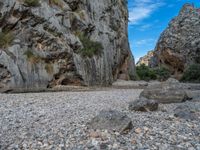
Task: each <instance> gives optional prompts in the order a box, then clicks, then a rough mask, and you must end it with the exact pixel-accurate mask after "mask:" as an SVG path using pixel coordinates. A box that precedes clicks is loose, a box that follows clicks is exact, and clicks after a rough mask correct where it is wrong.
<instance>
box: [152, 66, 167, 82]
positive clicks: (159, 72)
mask: <svg viewBox="0 0 200 150" xmlns="http://www.w3.org/2000/svg"><path fill="white" fill-rule="evenodd" d="M154 72H155V74H156V78H157V80H159V81H165V80H167V79H168V78H169V77H170V75H171V73H170V71H169V70H168V69H166V68H165V67H159V68H155V69H154Z"/></svg>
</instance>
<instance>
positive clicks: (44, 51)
mask: <svg viewBox="0 0 200 150" xmlns="http://www.w3.org/2000/svg"><path fill="white" fill-rule="evenodd" d="M126 5H127V2H126V0H117V1H116V0H81V1H80V0H40V1H39V0H32V1H28V0H0V16H1V18H0V30H1V33H0V48H1V53H0V88H3V89H4V88H8V89H9V88H11V89H12V88H24V89H29V88H39V87H54V86H57V85H108V84H110V83H112V82H113V81H114V80H116V79H117V78H120V77H123V78H125V79H129V78H130V77H131V76H134V59H133V57H132V54H131V52H130V48H129V43H128V38H127V23H128V11H127V6H126Z"/></svg>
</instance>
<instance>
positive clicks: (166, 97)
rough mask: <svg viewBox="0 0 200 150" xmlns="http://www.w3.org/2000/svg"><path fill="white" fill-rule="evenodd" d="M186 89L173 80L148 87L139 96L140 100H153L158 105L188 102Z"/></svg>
mask: <svg viewBox="0 0 200 150" xmlns="http://www.w3.org/2000/svg"><path fill="white" fill-rule="evenodd" d="M185 88H186V87H183V84H181V83H179V82H178V81H177V80H175V79H169V80H167V81H166V82H163V83H160V84H156V85H152V86H149V87H148V88H146V89H144V91H143V92H142V93H141V94H140V98H142V97H144V98H147V99H153V100H156V101H158V102H159V103H181V102H185V101H187V100H190V99H191V98H189V96H188V95H187V92H186V89H185Z"/></svg>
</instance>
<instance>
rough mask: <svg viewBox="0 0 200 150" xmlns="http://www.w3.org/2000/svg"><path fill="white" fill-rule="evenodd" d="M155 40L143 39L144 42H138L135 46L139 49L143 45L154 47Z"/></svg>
mask: <svg viewBox="0 0 200 150" xmlns="http://www.w3.org/2000/svg"><path fill="white" fill-rule="evenodd" d="M155 41H156V40H155V39H152V38H149V39H142V40H138V41H135V42H134V43H135V46H136V47H139V46H142V45H152V44H154V43H155Z"/></svg>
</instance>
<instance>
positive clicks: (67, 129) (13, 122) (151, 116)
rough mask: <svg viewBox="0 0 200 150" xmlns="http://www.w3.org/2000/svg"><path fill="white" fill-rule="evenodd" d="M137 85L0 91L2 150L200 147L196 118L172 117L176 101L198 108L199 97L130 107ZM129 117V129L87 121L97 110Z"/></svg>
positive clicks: (170, 149)
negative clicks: (106, 127)
mask: <svg viewBox="0 0 200 150" xmlns="http://www.w3.org/2000/svg"><path fill="white" fill-rule="evenodd" d="M141 91H142V90H141V89H135V88H134V89H116V88H107V89H106V90H98V91H84V92H80V91H79V92H54V93H48V92H47V93H27V94H0V97H1V98H0V104H1V105H0V150H5V149H16V150H17V149H44V150H45V149H52V150H54V149H58V150H60V149H61V150H65V149H67V150H68V149H69V150H71V149H72V150H82V149H92V150H96V149H97V150H98V149H102V150H104V149H105V150H106V149H113V150H120V149H121V150H132V149H139V150H144V149H160V150H200V124H199V120H185V119H180V118H176V117H174V110H175V108H176V107H177V106H185V105H187V106H191V107H192V108H193V109H194V108H195V109H200V100H198V99H195V101H189V102H185V103H179V104H160V105H159V109H158V111H155V112H135V111H129V110H128V103H129V102H131V101H134V100H136V99H137V98H138V97H139V95H140V93H141ZM109 109H112V110H118V111H121V112H124V113H126V114H127V115H128V117H129V118H131V120H132V124H133V129H132V130H130V132H128V133H127V134H120V133H118V132H111V131H107V130H93V129H90V128H88V126H87V123H88V122H89V121H90V120H91V119H92V118H93V117H94V116H96V115H97V114H98V113H99V112H100V111H101V110H109Z"/></svg>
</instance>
